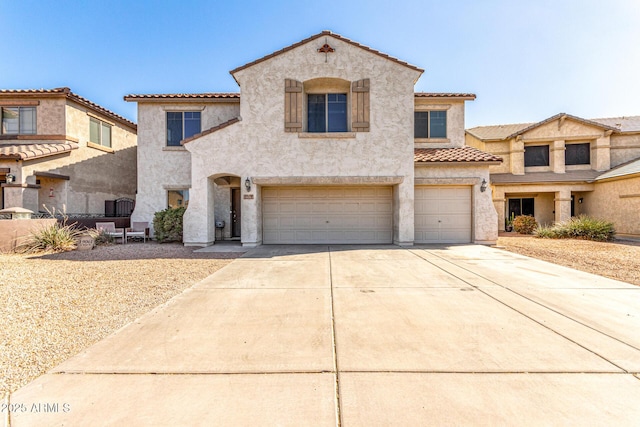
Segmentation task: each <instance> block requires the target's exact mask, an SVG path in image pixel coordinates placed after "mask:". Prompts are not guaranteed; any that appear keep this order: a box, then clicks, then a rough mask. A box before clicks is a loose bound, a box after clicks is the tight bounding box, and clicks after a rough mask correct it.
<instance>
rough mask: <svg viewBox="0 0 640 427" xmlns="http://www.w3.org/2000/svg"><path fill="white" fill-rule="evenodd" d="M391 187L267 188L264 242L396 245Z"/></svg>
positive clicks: (265, 191) (265, 193)
mask: <svg viewBox="0 0 640 427" xmlns="http://www.w3.org/2000/svg"><path fill="white" fill-rule="evenodd" d="M392 194H393V190H392V188H391V187H265V188H263V189H262V217H263V218H262V219H263V221H262V225H263V236H262V239H263V243H265V244H281V243H298V244H300V243H302V244H311V243H358V244H366V243H392V240H393V198H392Z"/></svg>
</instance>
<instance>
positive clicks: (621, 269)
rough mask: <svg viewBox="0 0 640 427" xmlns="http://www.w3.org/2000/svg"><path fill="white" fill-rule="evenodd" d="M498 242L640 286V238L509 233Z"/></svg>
mask: <svg viewBox="0 0 640 427" xmlns="http://www.w3.org/2000/svg"><path fill="white" fill-rule="evenodd" d="M506 234H509V235H506ZM511 234H513V235H511ZM498 246H503V247H504V249H506V250H508V251H510V252H515V253H518V254H522V255H527V256H530V257H533V258H538V259H541V260H544V261H549V262H552V263H554V264H559V265H564V266H567V267H571V268H575V269H576V270H581V271H586V272H588V273H593V274H599V275H601V276H605V277H610V278H612V279H616V280H621V281H623V282H628V283H633V284H634V285H638V286H640V242H630V241H615V242H611V243H610V242H591V241H588V240H572V239H538V238H535V237H531V236H522V235H518V234H517V233H505V234H501V235H500V238H498Z"/></svg>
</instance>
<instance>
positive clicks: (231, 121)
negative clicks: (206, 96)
mask: <svg viewBox="0 0 640 427" xmlns="http://www.w3.org/2000/svg"><path fill="white" fill-rule="evenodd" d="M239 121H240V117H234V118H233V119H231V120H227V121H226V122H224V123H220V124H219V125H217V126H214V127H212V128H209V129H207V130H203V131H202V132H200V133H197V134H195V135H193V136H190V137H189V138H185V139H183V140H182V141H181V142H180V143H181V144H182V145H184V144H186V143H188V142H191V141H193V140H194V139H198V138H200V137H202V136H205V135H209V134H210V133H213V132H216V131H219V130H220V129H223V128H226V127H227V126H231V125H232V124H234V123H238V122H239Z"/></svg>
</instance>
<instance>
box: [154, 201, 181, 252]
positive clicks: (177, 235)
mask: <svg viewBox="0 0 640 427" xmlns="http://www.w3.org/2000/svg"><path fill="white" fill-rule="evenodd" d="M185 210H186V208H175V209H173V208H167V209H165V210H163V211H160V212H156V213H155V215H154V216H153V228H154V229H155V236H156V240H157V241H158V242H160V243H164V242H182V217H183V216H184V211H185Z"/></svg>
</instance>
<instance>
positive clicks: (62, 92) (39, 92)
mask: <svg viewBox="0 0 640 427" xmlns="http://www.w3.org/2000/svg"><path fill="white" fill-rule="evenodd" d="M3 95H4V96H27V97H30V98H38V97H42V96H47V97H48V96H54V97H55V96H64V97H66V98H68V99H70V100H72V101H75V102H77V103H78V104H80V105H83V106H85V107H87V108H89V109H91V110H94V111H96V112H98V113H101V114H104V115H105V116H107V117H109V118H111V119H113V120H115V121H117V122H120V123H121V124H124V125H126V126H128V127H130V128H132V129H134V130H137V126H136V124H135V123H134V122H132V121H131V120H128V119H125V118H124V117H122V116H121V115H119V114H116V113H114V112H113V111H110V110H107V109H106V108H104V107H102V106H100V105H98V104H96V103H95V102H92V101H89V100H88V99H86V98H83V97H82V96H80V95H78V94H75V93H73V92H71V89H69V88H68V87H58V88H55V89H2V90H0V97H2V96H3Z"/></svg>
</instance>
